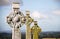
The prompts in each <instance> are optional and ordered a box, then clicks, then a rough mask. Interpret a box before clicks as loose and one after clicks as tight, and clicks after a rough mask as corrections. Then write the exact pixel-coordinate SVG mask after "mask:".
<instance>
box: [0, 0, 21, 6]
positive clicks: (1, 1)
mask: <svg viewBox="0 0 60 39" xmlns="http://www.w3.org/2000/svg"><path fill="white" fill-rule="evenodd" d="M12 2H19V3H21V5H22V0H0V6H6V5H11V4H12Z"/></svg>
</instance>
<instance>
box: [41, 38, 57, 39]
mask: <svg viewBox="0 0 60 39" xmlns="http://www.w3.org/2000/svg"><path fill="white" fill-rule="evenodd" d="M42 39H56V38H42Z"/></svg>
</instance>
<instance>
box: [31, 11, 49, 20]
mask: <svg viewBox="0 0 60 39" xmlns="http://www.w3.org/2000/svg"><path fill="white" fill-rule="evenodd" d="M31 17H32V18H34V19H36V20H39V19H46V18H48V16H46V15H44V14H41V13H40V12H39V11H34V12H33V13H32V14H31Z"/></svg>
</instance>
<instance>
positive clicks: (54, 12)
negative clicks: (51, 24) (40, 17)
mask: <svg viewBox="0 0 60 39" xmlns="http://www.w3.org/2000/svg"><path fill="white" fill-rule="evenodd" d="M52 13H53V14H55V15H60V10H55V11H53V12H52Z"/></svg>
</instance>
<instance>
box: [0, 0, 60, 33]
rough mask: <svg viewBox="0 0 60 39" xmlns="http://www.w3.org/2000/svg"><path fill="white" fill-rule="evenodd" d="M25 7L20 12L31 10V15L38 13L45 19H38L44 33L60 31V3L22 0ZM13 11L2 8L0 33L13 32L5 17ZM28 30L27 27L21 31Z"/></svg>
mask: <svg viewBox="0 0 60 39" xmlns="http://www.w3.org/2000/svg"><path fill="white" fill-rule="evenodd" d="M22 1H23V5H22V6H20V7H21V8H20V10H21V11H22V12H23V13H24V14H25V11H26V10H27V9H28V10H30V12H31V13H30V14H33V13H34V12H38V13H39V14H40V15H41V16H42V17H43V18H36V19H37V20H38V25H39V26H40V27H41V29H42V31H60V7H59V6H60V3H58V2H55V1H54V0H22ZM11 11H12V8H11V5H10V6H0V12H1V14H0V32H5V31H7V32H9V31H11V28H10V26H9V25H8V24H7V23H6V19H5V17H6V16H7V15H8V14H9V13H10V12H11ZM25 30H26V27H25V25H24V26H22V27H21V31H22V32H24V31H25Z"/></svg>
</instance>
